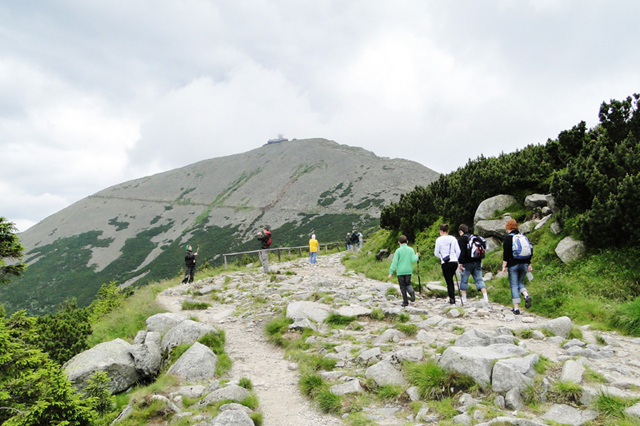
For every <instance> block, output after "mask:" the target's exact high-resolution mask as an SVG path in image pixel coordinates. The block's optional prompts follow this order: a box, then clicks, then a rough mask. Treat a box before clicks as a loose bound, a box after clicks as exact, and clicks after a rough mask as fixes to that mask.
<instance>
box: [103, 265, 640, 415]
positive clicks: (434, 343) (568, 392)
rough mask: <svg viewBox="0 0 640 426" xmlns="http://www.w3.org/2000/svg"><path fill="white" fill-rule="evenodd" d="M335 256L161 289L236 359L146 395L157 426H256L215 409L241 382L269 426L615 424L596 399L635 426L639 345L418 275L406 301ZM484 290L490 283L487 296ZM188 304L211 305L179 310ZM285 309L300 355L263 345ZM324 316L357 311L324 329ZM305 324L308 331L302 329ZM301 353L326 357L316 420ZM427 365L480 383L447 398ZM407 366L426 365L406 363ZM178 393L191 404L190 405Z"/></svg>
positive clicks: (164, 298) (639, 410) (639, 408)
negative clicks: (179, 423) (174, 423)
mask: <svg viewBox="0 0 640 426" xmlns="http://www.w3.org/2000/svg"><path fill="white" fill-rule="evenodd" d="M342 255H343V254H342V253H338V254H333V255H328V256H320V257H319V260H318V263H317V265H316V266H311V265H309V263H308V260H307V259H298V260H295V261H290V262H283V263H277V264H275V265H272V267H273V269H274V270H277V271H279V273H276V274H275V275H266V274H263V273H261V272H257V269H256V268H255V267H254V268H247V271H246V272H234V273H229V274H224V275H219V276H216V277H212V278H207V279H205V280H201V281H196V282H194V283H193V284H188V285H187V284H183V285H179V286H176V287H173V288H170V289H168V290H166V291H164V292H163V293H161V294H160V295H159V301H160V302H161V303H162V304H163V305H164V306H165V307H166V308H167V310H169V311H170V312H173V313H174V314H178V313H180V314H182V315H183V316H184V318H185V319H186V318H188V317H191V318H197V319H198V321H200V322H201V323H202V324H203V325H202V327H215V328H216V329H217V330H221V329H222V330H225V331H226V334H227V344H226V345H225V347H226V351H227V353H228V354H229V355H230V356H231V358H232V359H233V367H232V369H231V370H230V371H229V372H228V373H227V374H226V375H225V376H223V377H215V378H212V379H210V380H204V381H202V380H200V381H198V380H196V381H193V380H185V379H183V380H181V382H180V386H177V387H176V386H174V387H172V388H171V389H157V387H156V388H154V390H153V398H154V399H158V400H163V401H167V409H166V410H160V411H159V412H158V413H159V415H160V414H161V413H163V415H164V416H165V417H164V419H165V420H166V413H167V410H170V411H171V416H173V420H177V419H183V420H186V419H189V420H190V421H192V422H194V423H195V424H198V425H211V424H221V425H222V424H247V425H251V424H253V423H252V422H251V421H250V420H249V419H248V417H247V416H246V415H243V416H244V418H245V422H244V423H240V422H239V423H226V422H225V421H228V420H224V419H227V418H228V417H231V413H226V414H223V409H226V410H231V411H234V412H236V411H242V410H245V411H248V412H249V413H251V410H249V409H247V408H246V407H241V406H239V405H235V406H234V407H231V406H227V407H225V408H223V407H221V408H220V414H219V415H217V414H216V407H217V406H216V402H215V401H218V400H220V398H221V397H219V394H224V395H225V397H224V398H227V399H236V400H237V401H238V402H240V400H242V398H245V397H246V395H247V392H243V393H240V396H239V397H230V396H229V395H233V392H232V391H233V390H237V387H238V386H237V383H239V381H240V380H241V379H249V380H250V381H251V382H252V383H253V389H254V392H255V393H256V395H257V396H258V398H259V402H260V404H259V408H258V409H257V410H258V411H259V412H260V413H262V415H263V417H264V424H267V425H269V424H273V425H276V424H277V425H283V426H284V425H300V424H308V425H335V424H363V425H364V424H367V425H368V424H376V425H398V426H400V425H424V424H477V425H489V424H500V425H507V424H513V425H527V426H536V425H540V426H542V425H545V424H551V423H553V422H555V423H553V424H572V425H581V424H616V423H615V422H616V418H609V419H608V421H609V423H606V422H604V423H603V420H605V419H606V417H605V415H604V414H603V413H601V412H600V413H599V412H598V409H597V401H598V400H600V399H601V398H603V397H602V395H605V397H606V398H609V399H611V398H617V400H618V401H624V404H627V407H628V408H627V410H626V413H627V415H628V419H629V423H625V424H637V423H633V422H634V421H640V420H639V419H640V404H635V401H637V399H638V398H640V393H638V388H639V386H640V363H638V361H637V359H638V356H639V355H640V339H635V338H628V337H625V336H619V335H616V334H615V333H609V332H602V331H595V330H591V329H590V327H589V326H588V325H587V326H582V327H580V328H578V327H576V326H575V325H574V324H573V323H572V322H571V320H570V319H569V318H566V317H562V318H557V319H553V320H550V319H547V318H544V317H540V316H538V315H535V314H531V313H527V312H525V313H524V314H523V315H520V316H515V315H513V314H512V313H511V311H510V309H509V307H505V306H502V305H499V304H495V303H492V302H489V303H486V302H484V301H482V300H481V299H470V300H469V301H468V303H467V304H465V306H464V307H462V306H460V304H459V302H458V305H457V306H455V307H454V306H451V305H449V304H448V300H447V299H446V298H433V295H434V294H435V293H438V292H442V293H443V294H444V292H445V289H444V287H442V286H441V285H440V283H437V282H431V283H427V286H428V288H429V292H426V291H425V293H424V294H421V295H419V296H418V299H417V300H416V302H415V303H412V304H411V305H410V306H409V307H407V308H401V307H400V303H401V299H400V297H399V295H398V294H393V293H394V291H393V290H391V289H397V284H395V283H391V282H381V281H376V280H371V279H367V278H365V277H364V276H362V275H359V274H356V273H354V272H353V271H345V269H344V266H343V265H342V264H341V263H340V257H341V256H342ZM274 278H275V280H274ZM423 284H425V283H423ZM492 285H493V282H492V281H489V282H488V288H489V297H491V289H492ZM395 293H397V292H395ZM430 296H431V297H430ZM533 296H534V300H535V297H536V294H535V292H533ZM185 301H188V302H195V301H199V302H207V303H210V304H211V305H212V306H211V307H209V308H207V309H206V310H200V311H182V309H181V307H182V306H183V303H184V302H185ZM534 303H535V302H534ZM284 311H286V316H287V317H288V318H290V319H291V320H293V324H291V325H289V332H288V333H286V335H284V336H283V337H284V338H285V339H287V340H289V341H293V340H295V339H299V338H302V339H303V341H304V346H302V347H301V353H298V354H297V355H296V356H295V357H291V356H290V357H286V356H285V355H284V353H283V351H282V350H281V349H279V348H277V347H275V346H273V345H271V344H269V343H267V341H266V334H265V324H267V323H269V322H270V320H271V319H272V318H274V316H276V317H277V316H278V315H280V312H284ZM160 315H167V314H160ZM330 315H342V316H345V317H352V316H353V317H357V318H356V319H355V320H353V321H351V322H346V321H345V322H342V325H339V324H338V323H333V325H331V324H330V322H331V321H328V320H327V319H328V318H329V316H330ZM147 324H148V325H149V324H150V322H149V321H148V322H147ZM302 330H307V332H306V334H305V335H304V336H302ZM309 330H313V332H309ZM167 334H170V332H167ZM165 336H166V335H165ZM166 339H167V338H166V337H165V338H163V339H162V341H163V344H164V342H165V340H166ZM185 357H186V355H185ZM305 357H309V358H312V357H320V358H323V359H325V360H331V361H333V362H331V363H329V362H327V363H323V364H322V365H324V366H325V368H320V369H319V370H318V371H316V372H315V373H314V374H317V376H318V377H320V378H321V379H320V380H321V381H322V384H320V383H317V388H316V391H322V392H330V393H331V394H332V395H335V398H337V399H334V400H333V401H334V403H335V402H336V401H337V404H335V405H332V406H331V407H333V408H334V409H335V410H337V411H336V412H335V414H334V415H333V416H329V415H322V414H321V413H320V412H318V411H317V407H316V406H315V405H314V403H313V402H311V401H310V400H309V399H305V398H301V396H300V394H299V392H300V387H299V384H298V381H299V379H300V377H301V376H304V374H305V373H304V372H302V371H301V367H299V364H298V361H299V362H303V361H302V360H303V359H304V358H305ZM429 360H431V361H432V362H435V364H437V365H438V367H439V368H441V369H443V370H444V371H455V372H458V373H461V374H466V375H469V376H471V377H472V378H473V383H475V386H472V387H471V388H469V389H466V390H464V389H457V390H455V391H454V393H453V394H452V398H451V399H447V398H446V396H447V395H446V394H447V393H448V390H447V389H443V388H441V387H440V386H441V384H440V382H438V375H437V374H435V371H434V369H433V368H428V367H426V366H427V365H428V362H429ZM178 362H179V361H178ZM330 365H333V367H326V366H330ZM411 365H418V366H423V367H419V368H417V369H413V370H412V368H411ZM103 367H104V366H103ZM192 367H193V368H194V369H195V368H197V367H196V366H195V365H194V366H192ZM410 371H413V374H411V373H410ZM416 371H418V372H424V374H422V375H420V374H415V373H416ZM427 372H430V374H431V375H430V374H429V373H427ZM306 374H308V373H306ZM198 377H199V376H198ZM225 382H226V385H225V384H223V383H225ZM316 382H317V380H316ZM430 384H431V385H433V386H434V388H430V387H429V385H430ZM563 389H564V391H563ZM431 392H432V393H433V394H431ZM443 393H444V396H445V398H443V395H442V394H443ZM325 395H326V393H325ZM187 397H188V398H191V400H192V402H193V399H197V400H198V402H197V403H196V404H194V405H191V406H187V405H185V404H183V401H186V400H187V399H186V398H187ZM214 397H216V398H217V399H216V398H214ZM224 398H223V399H224ZM325 399H328V398H325ZM318 401H319V400H318ZM318 401H316V402H318ZM137 404H139V405H140V407H143V406H144V404H143V403H142V401H138V402H135V401H134V402H133V403H132V405H131V406H130V409H129V410H128V411H126V412H127V413H128V414H131V411H130V410H131V409H133V410H135V409H136V407H137ZM320 404H322V403H320ZM624 404H623V405H624ZM634 404H635V405H634ZM231 405H233V404H231ZM138 408H139V407H138ZM325 408H326V407H325ZM237 414H238V415H239V416H240V414H241V413H237ZM216 415H217V416H218V417H216ZM214 417H215V419H214ZM617 419H618V420H620V418H617ZM594 421H595V423H589V422H594ZM550 422H551V423H550ZM611 422H613V423H611ZM190 424H193V423H190Z"/></svg>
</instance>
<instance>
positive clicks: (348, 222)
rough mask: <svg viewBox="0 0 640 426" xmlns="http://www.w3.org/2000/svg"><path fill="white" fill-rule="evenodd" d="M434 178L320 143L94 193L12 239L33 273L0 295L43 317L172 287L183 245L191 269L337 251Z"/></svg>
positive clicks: (414, 166)
mask: <svg viewBox="0 0 640 426" xmlns="http://www.w3.org/2000/svg"><path fill="white" fill-rule="evenodd" d="M438 176H439V175H438V173H436V172H434V171H432V170H429V169H427V168H426V167H424V166H422V165H420V164H418V163H415V162H412V161H408V160H402V159H388V158H381V157H377V156H376V155H375V154H373V153H371V152H369V151H366V150H364V149H361V148H354V147H349V146H345V145H340V144H337V143H335V142H332V141H328V140H324V139H309V140H297V141H289V142H283V143H279V144H273V145H265V146H262V147H260V148H257V149H254V150H252V151H249V152H246V153H243V154H237V155H231V156H228V157H221V158H214V159H210V160H205V161H201V162H198V163H195V164H192V165H189V166H186V167H183V168H179V169H176V170H171V171H168V172H164V173H160V174H157V175H154V176H148V177H144V178H141V179H136V180H133V181H130V182H125V183H122V184H119V185H115V186H113V187H110V188H107V189H105V190H103V191H100V192H98V193H96V194H94V195H92V196H89V197H87V198H85V199H83V200H80V201H79V202H77V203H75V204H73V205H72V206H69V207H68V208H66V209H64V210H62V211H60V212H58V213H56V214H54V215H52V216H50V217H48V218H47V219H45V220H43V221H42V222H40V223H38V224H37V225H35V226H34V227H32V228H30V229H29V230H28V231H26V232H24V233H22V234H21V235H20V239H21V241H22V244H23V245H24V246H25V247H26V251H25V260H26V261H27V262H28V264H29V267H28V269H27V271H26V272H25V274H24V275H23V276H22V277H21V278H19V279H16V280H14V281H13V282H12V283H11V285H9V286H8V287H5V288H3V289H0V300H1V301H2V303H3V304H4V305H5V307H6V309H7V312H9V313H10V312H14V311H16V310H18V309H26V310H27V311H28V312H29V313H30V314H42V313H46V312H50V311H51V310H52V309H54V308H55V306H56V305H58V304H59V303H61V302H63V301H64V300H66V299H68V298H70V297H76V298H77V299H78V303H79V304H80V305H81V306H84V305H87V304H89V303H90V302H91V300H92V299H93V297H94V296H95V294H96V292H97V291H98V289H99V288H100V286H101V285H102V284H103V283H107V282H111V281H115V282H117V283H118V284H125V285H131V284H135V285H142V284H145V283H148V282H150V281H157V280H160V279H163V278H167V277H174V276H176V275H177V274H179V273H180V271H181V270H182V267H183V256H184V248H185V245H186V244H192V245H194V246H195V245H198V244H199V245H200V255H199V262H200V263H204V262H205V261H208V262H209V263H210V264H218V263H220V262H221V261H222V259H221V256H220V255H221V254H222V253H228V252H235V251H245V250H255V249H257V248H258V245H257V243H256V242H255V239H254V237H255V233H256V232H257V231H258V230H259V229H260V228H261V227H262V226H264V225H267V226H269V227H271V228H272V230H273V240H274V243H273V247H286V246H295V245H302V244H306V243H307V241H308V239H309V236H310V234H311V233H316V234H317V235H318V239H319V240H320V242H328V241H342V240H343V239H344V236H345V234H346V233H347V232H348V231H350V230H351V229H352V228H354V227H357V228H358V229H360V230H366V229H372V228H376V227H377V225H378V217H379V213H380V209H381V208H382V207H383V206H384V205H388V204H389V203H391V202H393V201H397V199H398V198H399V196H400V194H402V193H404V192H407V191H409V190H411V189H413V188H414V187H415V186H416V185H427V184H429V183H430V182H432V181H434V180H435V179H437V177H438Z"/></svg>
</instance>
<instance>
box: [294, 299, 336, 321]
mask: <svg viewBox="0 0 640 426" xmlns="http://www.w3.org/2000/svg"><path fill="white" fill-rule="evenodd" d="M331 312H332V309H331V306H329V305H325V304H324V303H317V302H309V301H306V300H303V301H298V302H292V303H289V305H287V318H291V319H293V320H296V319H299V318H308V319H310V320H312V321H315V322H323V321H324V320H325V319H327V317H328V316H329V314H330V313H331Z"/></svg>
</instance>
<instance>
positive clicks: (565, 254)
mask: <svg viewBox="0 0 640 426" xmlns="http://www.w3.org/2000/svg"><path fill="white" fill-rule="evenodd" d="M586 250H587V246H586V245H585V243H584V242H583V241H580V240H574V239H573V237H570V236H569V237H565V238H564V239H562V241H560V242H559V243H558V245H557V247H556V250H555V251H556V254H557V255H558V257H559V258H560V260H562V262H563V263H571V262H573V261H574V260H576V259H579V258H581V257H582V256H584V254H585V252H586Z"/></svg>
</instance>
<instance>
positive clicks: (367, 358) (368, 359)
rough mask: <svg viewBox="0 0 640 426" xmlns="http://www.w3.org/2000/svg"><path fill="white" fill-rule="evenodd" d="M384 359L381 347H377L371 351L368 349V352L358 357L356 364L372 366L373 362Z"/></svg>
mask: <svg viewBox="0 0 640 426" xmlns="http://www.w3.org/2000/svg"><path fill="white" fill-rule="evenodd" d="M381 357H382V352H381V351H380V348H379V347H375V348H371V349H367V350H366V351H364V352H362V353H361V354H360V355H358V357H357V358H356V362H357V363H358V364H365V365H368V364H371V363H372V362H373V361H377V360H379V359H380V358H381Z"/></svg>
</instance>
